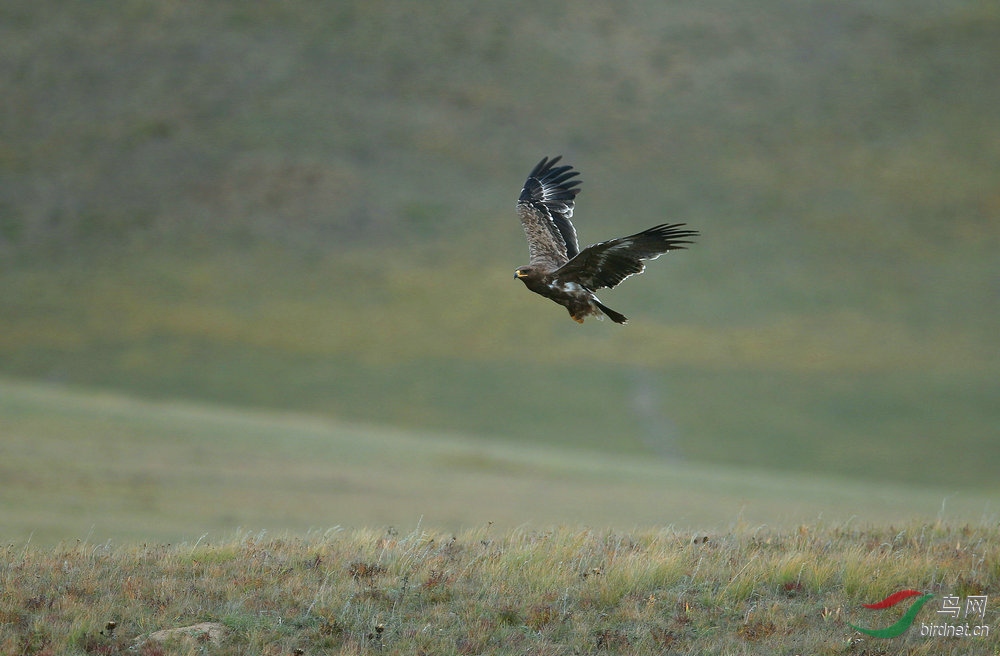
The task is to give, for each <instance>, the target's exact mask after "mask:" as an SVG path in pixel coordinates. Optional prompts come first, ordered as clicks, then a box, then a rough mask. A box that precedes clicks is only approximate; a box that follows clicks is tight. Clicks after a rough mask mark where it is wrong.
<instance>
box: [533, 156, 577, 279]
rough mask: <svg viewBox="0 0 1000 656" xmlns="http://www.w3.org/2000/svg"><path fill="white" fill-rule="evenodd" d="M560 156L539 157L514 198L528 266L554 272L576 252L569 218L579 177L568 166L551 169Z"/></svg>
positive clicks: (573, 233)
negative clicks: (519, 194) (525, 240)
mask: <svg viewBox="0 0 1000 656" xmlns="http://www.w3.org/2000/svg"><path fill="white" fill-rule="evenodd" d="M560 159H562V157H561V156H559V157H553V158H552V159H549V158H548V157H544V158H542V161H540V162H539V163H538V165H537V166H535V168H534V169H532V171H531V173H529V174H528V179H527V181H525V183H524V188H523V189H521V196H520V197H519V198H518V199H517V214H518V216H519V217H520V218H521V227H522V228H524V236H525V237H527V238H528V253H529V256H530V259H531V265H532V266H540V267H544V268H546V269H548V270H552V269H557V268H559V267H560V266H562V265H563V264H565V263H566V262H567V260H570V259H572V258H574V257H576V255H577V254H578V253H579V251H580V246H579V245H578V244H577V241H576V230H575V229H574V228H573V223H572V222H570V218H571V217H572V216H573V206H574V205H575V203H576V201H575V198H576V195H577V194H578V193H580V190H579V189H577V185H579V184H580V181H579V180H571V178H575V177H576V176H578V175H580V174H579V172H578V171H574V170H573V167H572V166H555V164H556V163H557V162H558V161H559V160H560Z"/></svg>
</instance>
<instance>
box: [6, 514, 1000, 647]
mask: <svg viewBox="0 0 1000 656" xmlns="http://www.w3.org/2000/svg"><path fill="white" fill-rule="evenodd" d="M693 537H694V538H695V539H692V535H691V534H689V533H686V532H678V531H675V530H670V529H664V530H655V531H653V530H644V531H632V532H626V533H618V532H611V531H593V530H581V529H570V528H560V529H555V530H546V531H535V530H525V529H519V530H513V531H502V530H498V529H496V528H495V527H483V528H479V529H476V530H472V531H463V532H460V533H457V534H453V533H448V532H441V531H435V530H416V531H413V532H410V533H397V532H394V531H390V532H380V531H371V530H360V531H358V530H355V531H343V530H331V531H320V532H310V533H305V534H287V535H280V536H273V537H272V536H269V535H266V534H263V533H259V534H258V533H243V534H239V535H237V536H236V537H231V538H227V539H225V540H221V541H212V542H208V541H198V542H192V543H184V544H179V545H156V544H149V543H146V544H142V545H138V544H136V545H130V546H115V545H112V544H93V543H89V542H77V543H66V544H62V545H59V546H58V547H56V548H53V549H39V548H35V547H32V546H30V545H29V546H27V547H23V546H21V545H17V547H16V548H15V547H11V548H9V549H8V550H7V551H6V553H5V554H4V556H3V560H2V561H0V562H2V565H3V570H2V573H3V577H4V590H5V594H4V595H3V600H2V601H0V617H2V618H3V622H2V624H0V648H2V649H3V651H4V652H5V653H21V654H55V653H59V654H70V653H75V654H84V653H86V654H125V653H138V654H143V655H144V656H158V655H160V654H166V653H204V652H205V651H206V650H207V651H208V652H209V653H213V654H321V653H340V654H368V653H376V652H377V653H385V654H431V653H433V654H481V653H491V654H523V653H525V652H530V653H545V654H566V653H586V654H591V653H624V654H663V653H676V654H759V653H787V654H816V655H817V656H833V655H841V654H843V655H854V656H857V655H858V654H887V653H906V654H911V655H914V656H917V655H923V654H927V655H930V654H934V655H935V656H945V655H951V654H955V655H959V654H970V653H976V654H981V655H983V656H986V655H995V654H998V653H1000V650H998V647H997V645H998V644H1000V643H998V642H997V641H996V640H995V638H994V637H993V636H992V635H990V636H989V637H968V638H941V637H922V636H921V635H920V629H919V627H920V626H921V623H928V622H929V623H935V624H936V623H941V622H942V617H943V618H945V619H946V620H947V619H949V618H948V616H939V615H936V614H935V612H934V610H935V609H940V608H941V607H942V606H941V603H942V602H941V600H942V599H943V597H944V596H946V595H955V596H958V597H959V598H960V599H961V600H964V599H966V598H967V597H969V596H970V595H983V594H985V595H987V597H988V598H989V600H990V601H992V595H993V594H994V593H995V591H996V586H997V584H998V579H1000V570H998V568H997V563H998V562H1000V560H998V559H1000V553H998V551H997V549H998V545H1000V535H997V532H996V529H995V528H985V527H977V526H964V527H956V526H949V525H940V524H935V525H927V524H917V525H912V526H904V527H900V528H893V529H889V530H886V529H871V528H863V527H857V526H843V525H832V526H831V525H815V524H808V525H802V526H800V527H798V528H797V529H795V530H775V529H771V528H767V527H757V528H751V527H743V528H739V529H736V530H734V531H731V532H726V533H722V534H717V533H712V534H710V535H708V536H705V535H702V534H695V535H694V536H693ZM901 588H915V589H917V590H918V591H921V592H924V593H928V594H932V595H934V597H933V598H932V599H931V600H930V603H927V604H926V605H925V607H923V608H922V609H920V611H919V614H918V615H917V618H916V619H917V623H916V624H915V625H914V626H913V627H911V628H910V630H909V631H907V632H905V633H904V634H903V635H901V636H899V637H896V638H891V639H880V638H868V637H867V636H864V635H862V634H860V633H859V632H856V631H855V630H854V629H852V628H851V626H850V624H855V625H858V626H863V627H872V626H878V627H879V628H881V627H882V626H885V625H888V624H889V623H890V622H894V621H896V619H897V618H898V617H900V616H901V615H902V610H900V608H899V607H896V608H895V609H892V610H888V611H870V610H866V609H864V608H863V607H862V604H866V603H871V602H873V601H877V600H879V599H883V598H885V597H886V596H888V595H889V594H891V593H893V592H896V591H898V590H899V589H901ZM993 604H995V602H993ZM993 604H990V603H989V602H988V604H987V606H988V607H987V612H986V614H985V616H984V617H983V618H976V617H975V616H973V617H972V618H970V620H969V623H970V625H972V626H985V627H986V628H987V630H989V631H994V630H995V628H996V619H997V613H996V610H995V605H993ZM960 622H961V620H960ZM952 623H955V622H952ZM182 627H192V628H188V629H187V631H180V632H178V631H174V632H173V633H163V631H164V630H170V629H179V628H182Z"/></svg>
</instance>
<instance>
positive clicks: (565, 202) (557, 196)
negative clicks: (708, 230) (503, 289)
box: [514, 155, 698, 323]
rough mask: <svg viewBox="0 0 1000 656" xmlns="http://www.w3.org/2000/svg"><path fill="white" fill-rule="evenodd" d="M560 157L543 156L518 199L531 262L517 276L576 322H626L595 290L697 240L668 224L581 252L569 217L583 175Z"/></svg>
mask: <svg viewBox="0 0 1000 656" xmlns="http://www.w3.org/2000/svg"><path fill="white" fill-rule="evenodd" d="M560 159H562V156H561V155H560V156H558V157H553V158H552V159H549V158H548V157H545V158H542V161H540V162H539V163H538V165H537V166H535V168H534V169H532V171H531V173H529V174H528V179H527V181H526V182H525V183H524V188H523V189H522V190H521V196H520V197H519V198H518V199H517V214H518V216H519V217H520V218H521V227H523V228H524V235H525V237H527V238H528V253H529V258H530V262H529V263H528V264H527V265H525V266H522V267H518V269H517V271H515V272H514V277H515V278H517V279H519V280H520V281H521V282H523V283H524V285H525V287H527V288H528V289H530V290H531V291H533V292H535V293H536V294H539V295H541V296H544V297H545V298H550V299H552V300H553V301H555V302H556V303H558V304H560V305H562V306H565V307H566V309H567V310H569V314H570V316H571V317H573V320H574V321H576V322H577V323H583V320H584V318H585V317H588V316H595V317H597V318H598V319H603V318H604V317H603V316H601V314H602V313H603V314H606V315H608V316H609V317H611V320H612V321H614V322H615V323H626V322H627V321H628V318H627V317H625V316H624V315H623V314H620V313H618V312H615V311H614V310H612V309H611V308H609V307H608V306H606V305H604V304H603V303H601V301H600V300H598V298H597V296H595V295H594V292H595V291H596V290H598V289H601V288H604V287H607V288H608V289H610V288H612V287H614V286H615V285H617V284H618V283H620V282H621V281H622V280H625V279H626V278H628V277H629V276H631V275H635V274H637V273H642V272H643V270H645V268H646V265H645V264H644V263H643V260H655V259H656V258H658V257H659V256H661V255H663V254H664V253H666V252H667V251H673V250H677V249H681V248H684V244H690V243H692V242H691V241H689V240H688V237H694V236H697V234H698V233H697V232H696V231H694V230H685V229H684V225H685V224H683V223H674V224H669V223H664V224H661V225H658V226H655V227H653V228H650V229H649V230H643V231H642V232H640V233H637V234H634V235H631V236H629V237H619V238H618V239H612V240H610V241H602V242H601V243H599V244H594V245H593V246H588V247H587V248H585V249H583V250H582V251H581V250H580V246H579V244H578V243H577V241H576V229H575V228H574V227H573V223H572V222H570V218H572V216H573V206H574V205H575V204H576V195H577V194H578V193H580V189H579V188H578V185H579V184H580V180H573V179H572V178H575V177H576V176H578V175H579V174H580V173H579V172H578V171H574V170H573V167H572V166H565V165H563V166H556V164H557V163H558V162H559V160H560Z"/></svg>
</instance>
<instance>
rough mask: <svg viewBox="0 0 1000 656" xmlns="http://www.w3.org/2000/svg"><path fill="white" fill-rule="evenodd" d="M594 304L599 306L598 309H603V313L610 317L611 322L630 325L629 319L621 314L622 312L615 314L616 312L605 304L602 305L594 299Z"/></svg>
mask: <svg viewBox="0 0 1000 656" xmlns="http://www.w3.org/2000/svg"><path fill="white" fill-rule="evenodd" d="M594 303H595V304H596V305H597V307H599V308H601V312H603V313H604V314H606V315H608V317H610V318H611V320H612V321H614V322H615V323H621V324H626V323H628V317H626V316H625V315H624V314H621V313H620V312H615V311H614V310H612V309H611V308H609V307H608V306H607V305H605V304H604V303H601V302H600V301H598V300H597V299H594Z"/></svg>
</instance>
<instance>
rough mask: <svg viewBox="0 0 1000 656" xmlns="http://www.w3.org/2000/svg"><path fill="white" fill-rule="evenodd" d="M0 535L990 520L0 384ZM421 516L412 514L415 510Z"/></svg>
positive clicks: (316, 423)
mask: <svg viewBox="0 0 1000 656" xmlns="http://www.w3.org/2000/svg"><path fill="white" fill-rule="evenodd" d="M0 448H2V453H3V457H2V459H0V476H2V480H3V485H2V486H0V539H2V540H3V541H4V542H7V543H11V544H18V543H22V544H23V543H29V544H30V545H32V546H36V545H37V546H41V547H49V546H51V545H53V544H56V543H58V542H60V541H71V540H76V539H82V540H86V541H88V542H92V543H103V542H104V541H106V540H109V539H110V540H113V541H116V542H117V541H123V540H133V541H148V540H153V541H160V542H173V543H177V542H182V541H195V540H197V539H198V538H199V537H201V536H203V535H207V536H208V537H209V538H213V539H218V538H219V536H220V535H230V534H232V532H234V531H236V530H237V529H239V528H240V527H242V528H243V529H246V530H252V531H256V530H267V531H271V532H276V531H286V530H291V531H306V530H309V529H324V528H327V527H331V526H345V527H370V526H381V527H385V526H395V527H397V528H399V529H400V530H403V531H405V530H408V529H409V528H412V527H413V526H414V525H416V524H417V523H419V522H421V521H423V522H424V523H426V524H427V525H430V526H434V527H438V528H440V529H442V530H460V529H462V528H467V527H471V526H481V525H485V524H487V523H490V522H492V523H493V524H494V525H495V526H497V527H498V528H499V529H501V530H508V529H511V528H515V527H517V526H522V525H527V526H548V525H555V524H569V525H574V524H586V525H591V526H601V527H608V528H613V529H615V530H630V529H633V528H635V527H637V526H665V525H672V526H680V527H687V528H692V529H704V530H714V531H717V530H722V529H725V528H727V527H731V526H733V525H736V524H740V523H744V524H750V525H759V524H767V525H771V526H780V527H789V526H795V525H797V524H799V523H803V522H806V523H808V522H816V521H820V520H822V521H827V522H833V523H838V522H843V523H869V522H875V523H887V522H897V523H898V522H900V521H903V520H904V519H905V520H912V521H924V522H930V521H946V522H951V523H966V522H971V523H973V524H978V523H986V522H995V521H996V520H997V512H998V509H1000V501H998V499H1000V495H998V494H997V490H996V488H995V487H981V488H978V489H977V488H962V487H935V486H926V485H916V484H914V485H903V484H893V483H887V482H883V483H881V484H875V483H863V482H858V481H853V480H850V479H843V478H836V477H819V476H814V475H805V474H789V473H779V472H774V471H768V470H753V469H750V470H745V469H736V468H727V467H722V466H707V465H701V464H695V463H684V462H681V461H675V460H668V459H657V458H653V459H651V458H648V457H638V456H634V455H628V454H622V455H609V454H607V453H604V452H601V451H591V450H587V449H583V448H579V447H575V446H564V447H559V446H554V445H530V444H523V443H512V442H504V441H499V440H493V441H484V440H482V439H477V438H472V437H464V436H461V435H452V436H447V435H438V434H429V433H425V434H420V433H404V432H396V431H390V430H386V429H379V428H373V427H370V426H362V425H352V424H344V423H337V422H332V421H328V420H323V419H317V418H311V417H308V416H294V415H276V414H264V413H247V412H240V411H235V410H229V409H221V408H218V407H212V406H199V405H192V404H181V403H150V402H142V401H136V400H132V399H128V398H125V397H121V396H117V395H111V394H97V393H93V392H88V393H82V392H71V391H67V390H65V389H62V388H59V387H52V386H36V385H25V384H20V383H11V382H6V381H0ZM421 518H422V519H421Z"/></svg>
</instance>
